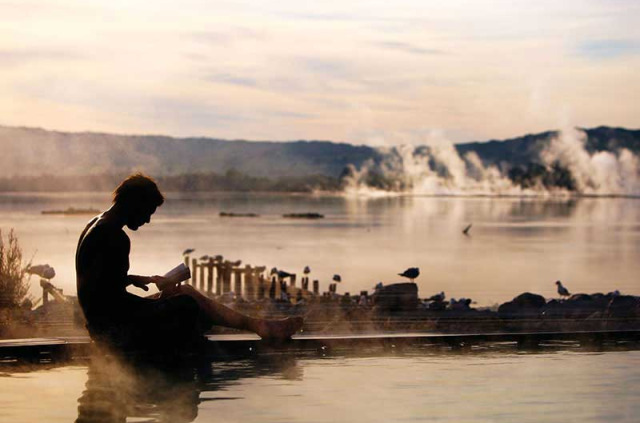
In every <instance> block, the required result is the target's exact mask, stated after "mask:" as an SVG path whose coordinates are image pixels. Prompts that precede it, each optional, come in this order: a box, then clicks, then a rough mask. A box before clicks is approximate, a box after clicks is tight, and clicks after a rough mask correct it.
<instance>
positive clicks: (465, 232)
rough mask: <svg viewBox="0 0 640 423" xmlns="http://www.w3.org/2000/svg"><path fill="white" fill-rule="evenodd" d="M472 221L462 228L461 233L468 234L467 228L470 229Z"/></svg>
mask: <svg viewBox="0 0 640 423" xmlns="http://www.w3.org/2000/svg"><path fill="white" fill-rule="evenodd" d="M471 225H472V223H469V224H468V225H467V227H466V228H464V229H463V230H462V233H463V234H465V235H469V230H470V229H471Z"/></svg>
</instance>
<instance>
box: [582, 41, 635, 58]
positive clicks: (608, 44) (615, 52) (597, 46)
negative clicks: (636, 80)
mask: <svg viewBox="0 0 640 423" xmlns="http://www.w3.org/2000/svg"><path fill="white" fill-rule="evenodd" d="M577 53H578V54H579V55H580V56H583V57H586V58H587V59H592V60H606V59H617V58H619V57H623V56H631V55H636V54H638V53H640V43H639V42H637V41H635V40H590V41H585V42H582V43H580V44H579V45H578V47H577Z"/></svg>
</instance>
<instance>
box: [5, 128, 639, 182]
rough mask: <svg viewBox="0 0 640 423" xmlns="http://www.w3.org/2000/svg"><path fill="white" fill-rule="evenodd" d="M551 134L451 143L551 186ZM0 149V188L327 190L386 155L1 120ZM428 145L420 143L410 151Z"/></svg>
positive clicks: (626, 136) (617, 140)
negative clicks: (159, 183) (147, 180)
mask: <svg viewBox="0 0 640 423" xmlns="http://www.w3.org/2000/svg"><path fill="white" fill-rule="evenodd" d="M584 131H585V132H586V134H587V141H586V146H585V148H586V150H587V151H589V152H595V151H605V150H607V151H615V150H618V149H620V148H626V149H628V150H630V151H632V152H634V153H635V154H638V153H640V131H639V130H628V129H624V128H611V127H604V126H601V127H597V128H593V129H584ZM557 135H558V133H557V132H554V131H548V132H543V133H539V134H529V135H525V136H522V137H518V138H513V139H508V140H503V141H498V140H491V141H485V142H471V143H464V144H457V145H456V146H455V148H456V149H457V151H458V153H459V155H460V156H464V155H465V154H467V153H469V152H475V153H476V154H477V155H478V157H479V158H480V159H481V161H482V162H483V164H484V165H485V166H486V165H497V166H498V167H499V168H500V169H502V170H503V171H504V172H506V174H508V175H509V177H510V178H511V179H512V180H513V181H516V182H518V183H519V184H521V185H523V186H526V185H527V184H532V183H533V182H534V180H535V179H536V178H540V177H542V178H546V179H545V181H549V184H551V185H554V184H558V185H560V186H565V187H569V188H571V187H572V182H571V175H570V174H567V172H566V169H563V168H561V167H558V168H557V169H552V170H551V172H552V174H549V169H546V168H543V166H542V164H543V163H542V160H541V156H540V154H541V152H542V151H543V150H544V149H545V148H546V147H547V146H548V145H549V143H550V140H551V139H553V138H554V137H556V136H557ZM0 148H1V151H2V154H0V178H1V179H2V181H0V190H7V189H22V188H21V187H24V189H31V188H33V189H49V188H47V187H50V186H57V185H59V186H60V189H63V188H69V187H71V186H74V178H73V177H74V176H83V177H93V179H91V178H86V181H84V182H83V185H82V186H83V187H86V188H87V189H92V187H93V188H96V187H103V186H104V187H110V186H112V184H113V181H117V180H118V178H120V177H121V176H122V175H125V174H127V173H130V172H132V171H137V170H140V171H145V172H147V173H149V174H151V175H154V176H156V177H159V178H162V179H163V180H165V181H166V182H167V184H168V186H174V187H176V189H184V188H189V187H191V189H215V190H218V189H228V190H234V189H238V190H253V189H256V190H285V191H298V190H308V189H310V187H312V186H314V185H319V186H322V187H326V188H328V189H332V187H339V178H340V176H341V175H343V172H344V171H345V168H346V167H347V166H349V165H352V166H351V168H356V169H357V168H360V167H361V166H362V165H363V164H364V163H365V162H367V161H372V162H374V163H378V164H379V163H380V162H382V161H384V160H385V158H387V157H388V156H387V155H386V153H384V152H382V151H381V150H379V149H376V148H373V147H368V146H356V145H351V144H347V143H334V142H329V141H292V142H257V141H256V142H253V141H243V140H234V141H226V140H221V139H213V138H172V137H166V136H153V135H149V136H133V135H110V134H100V133H67V132H57V131H47V130H44V129H37V128H16V127H6V126H0ZM428 149H429V147H422V148H418V149H416V152H415V153H414V154H417V152H419V151H421V150H422V151H423V152H424V151H428ZM105 175H108V177H107V178H106V179H105V178H104V176H105ZM100 176H102V179H100V178H98V177H100ZM373 176H375V175H373ZM559 180H562V181H564V182H557V181H559ZM91 181H94V182H91ZM545 183H546V182H545ZM56 184H57V185H56ZM374 185H375V184H374ZM380 185H381V186H384V181H382V183H381V184H380ZM77 189H80V188H77ZM336 189H338V188H336Z"/></svg>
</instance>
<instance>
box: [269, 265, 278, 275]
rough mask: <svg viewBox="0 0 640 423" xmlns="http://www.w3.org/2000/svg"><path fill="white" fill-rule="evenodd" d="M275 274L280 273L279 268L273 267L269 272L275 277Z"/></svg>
mask: <svg viewBox="0 0 640 423" xmlns="http://www.w3.org/2000/svg"><path fill="white" fill-rule="evenodd" d="M274 273H278V268H277V267H272V268H271V271H270V272H269V274H270V275H273V274H274Z"/></svg>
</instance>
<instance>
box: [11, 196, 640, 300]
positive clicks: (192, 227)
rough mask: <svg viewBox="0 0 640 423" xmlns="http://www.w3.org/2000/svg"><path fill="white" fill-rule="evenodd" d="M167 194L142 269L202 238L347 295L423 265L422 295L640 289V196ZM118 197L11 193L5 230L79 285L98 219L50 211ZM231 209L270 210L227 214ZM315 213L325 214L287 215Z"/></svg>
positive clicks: (500, 296)
mask: <svg viewBox="0 0 640 423" xmlns="http://www.w3.org/2000/svg"><path fill="white" fill-rule="evenodd" d="M168 197H169V198H168V201H167V202H166V203H165V205H164V206H162V207H161V208H160V209H159V210H158V212H157V213H156V214H155V215H154V217H153V218H152V224H151V225H148V226H144V227H142V228H141V229H140V230H139V231H137V232H132V233H130V235H131V239H132V253H131V266H132V268H131V272H132V273H139V274H162V273H164V272H165V271H167V270H168V269H169V268H171V267H173V265H174V264H177V263H178V262H180V261H181V260H182V256H181V253H182V251H183V250H184V249H185V248H188V247H192V248H195V249H196V253H195V256H196V257H199V256H200V255H204V254H209V255H213V254H222V255H223V256H225V257H226V258H228V259H230V260H236V259H241V260H243V262H244V263H248V264H252V265H266V266H268V267H269V268H270V267H274V266H275V267H278V268H281V269H285V270H287V271H289V272H297V273H301V271H302V269H303V268H304V266H306V265H309V266H310V267H311V269H312V274H311V277H312V278H313V279H319V280H320V281H321V286H322V288H323V289H326V287H327V285H328V283H329V281H330V279H331V277H332V276H333V274H335V273H339V274H340V275H341V276H342V279H343V281H344V282H343V283H342V285H341V286H340V287H339V292H345V291H351V292H357V291H359V290H361V289H371V287H372V286H374V285H375V284H376V283H377V282H378V281H382V282H384V283H391V282H398V281H399V280H400V278H399V277H398V276H397V273H399V272H401V271H403V270H404V269H406V268H407V267H413V266H417V267H419V268H420V269H421V272H422V275H421V276H420V277H419V278H418V279H417V282H418V285H419V288H420V295H421V296H430V295H431V294H433V293H436V292H440V291H445V292H446V293H447V295H448V297H456V298H458V297H471V298H473V299H474V300H476V301H477V302H478V304H480V305H490V304H494V303H497V302H504V301H506V300H509V299H511V298H513V297H514V296H515V295H518V294H520V293H521V292H524V291H532V292H536V293H539V294H542V295H545V296H547V297H552V296H555V295H556V294H555V285H554V284H553V282H555V281H556V280H557V279H560V280H562V281H563V282H564V283H565V285H567V286H568V287H569V289H570V290H571V291H573V292H589V293H590V292H609V291H613V290H615V289H619V290H621V291H622V292H627V293H633V294H639V293H640V282H639V281H638V275H639V274H640V260H639V258H640V254H639V253H640V207H639V206H640V199H621V198H582V199H573V200H571V199H540V198H537V199H531V198H527V199H521V198H462V197H393V198H368V199H367V198H359V199H354V198H344V197H326V196H325V197H323V196H292V195H261V194H185V195H180V194H169V196H168ZM108 206H109V195H108V194H106V193H101V194H76V193H72V194H28V193H24V194H1V195H0V228H2V229H3V230H4V231H6V230H8V229H9V228H15V230H16V232H17V234H18V236H19V237H20V241H21V244H22V245H23V247H24V250H25V255H26V256H27V258H31V257H33V261H34V263H49V264H50V265H52V266H54V267H55V269H56V271H57V273H58V275H57V276H56V278H55V279H54V280H53V282H54V283H55V284H57V285H58V286H59V287H62V288H64V290H65V293H74V292H75V282H74V270H73V269H74V267H73V266H74V264H73V256H74V251H75V244H76V242H77V238H78V236H79V233H80V232H81V230H82V229H83V227H84V225H85V223H86V222H87V221H88V220H89V218H90V217H89V216H55V215H42V214H41V211H42V210H46V209H65V208H67V207H76V208H78V207H94V208H98V209H105V208H107V207H108ZM221 211H228V212H236V213H249V212H252V213H258V214H260V217H258V218H221V217H219V213H220V212H221ZM309 211H310V212H318V213H322V214H324V215H325V218H324V219H320V220H291V219H284V218H282V214H284V213H299V212H309ZM469 223H472V224H473V227H472V229H471V231H470V234H471V236H464V235H463V234H462V229H463V228H464V227H465V226H466V225H467V224H469ZM34 285H35V283H34ZM34 295H35V296H36V298H37V297H38V296H39V295H40V294H39V292H37V290H35V289H34Z"/></svg>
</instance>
